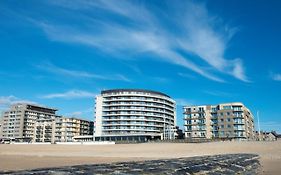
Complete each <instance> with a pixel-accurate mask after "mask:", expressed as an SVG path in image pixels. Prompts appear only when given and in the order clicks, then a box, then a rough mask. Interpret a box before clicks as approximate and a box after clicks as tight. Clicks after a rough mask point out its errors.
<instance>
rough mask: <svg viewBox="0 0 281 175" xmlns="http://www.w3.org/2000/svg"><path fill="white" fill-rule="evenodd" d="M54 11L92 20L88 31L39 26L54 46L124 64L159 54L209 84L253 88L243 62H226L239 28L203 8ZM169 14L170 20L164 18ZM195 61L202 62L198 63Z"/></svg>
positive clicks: (81, 4)
mask: <svg viewBox="0 0 281 175" xmlns="http://www.w3.org/2000/svg"><path fill="white" fill-rule="evenodd" d="M52 5H56V6H60V7H62V8H65V9H67V10H69V13H71V12H72V10H75V12H76V11H84V10H85V9H86V12H87V13H88V14H87V15H85V16H84V18H82V19H81V21H82V20H85V21H86V23H87V26H88V27H87V28H83V27H80V26H76V25H69V24H57V23H55V22H52V20H49V21H47V22H46V21H35V23H36V25H38V26H39V27H41V29H42V30H43V31H44V32H45V33H46V34H47V36H48V37H49V39H51V40H54V41H60V42H67V43H77V44H83V45H88V46H90V47H95V48H98V49H99V50H101V51H103V52H106V53H108V54H111V55H114V56H116V57H119V58H124V57H130V56H131V55H135V54H146V53H149V54H154V55H157V56H158V57H155V58H158V59H159V60H162V61H166V62H169V63H172V64H176V65H180V66H183V67H185V68H187V69H190V70H192V71H194V72H196V73H198V74H200V75H201V76H204V77H206V78H208V79H210V80H214V81H218V82H225V81H224V80H223V79H222V78H220V77H219V76H218V75H220V74H226V75H231V76H233V77H235V78H237V79H239V80H241V81H244V82H249V79H248V77H247V76H246V74H245V66H244V65H243V61H242V59H240V58H232V59H228V58H225V57H224V55H225V51H226V49H227V47H228V42H229V41H230V39H231V38H232V36H233V35H234V34H235V32H236V31H237V28H235V27H233V28H231V27H229V26H227V25H226V24H223V23H222V22H221V21H222V20H221V19H220V18H219V17H217V16H212V15H210V13H209V12H208V10H207V8H206V6H205V5H204V4H202V3H195V2H193V1H186V2H183V3H182V2H180V3H178V2H175V3H172V4H170V6H174V5H175V6H177V5H178V6H179V7H177V11H175V10H172V9H165V10H166V11H165V12H164V11H160V10H159V9H158V10H157V12H156V11H152V10H151V8H147V7H146V4H145V3H143V2H139V1H118V3H116V2H115V1H111V0H108V1H99V0H97V1H67V3H66V1H55V2H54V1H52ZM89 10H91V11H92V13H94V12H95V11H100V12H101V13H102V14H104V16H102V18H101V16H98V17H97V16H95V15H93V14H91V13H89ZM166 13H167V14H169V15H163V14H166ZM110 14H114V15H116V16H117V17H122V20H120V21H121V22H118V21H116V20H115V21H113V20H112V18H110V17H106V15H109V16H110ZM168 16H171V17H168ZM164 23H165V24H170V25H172V26H173V29H171V28H169V27H166V26H165V25H164ZM175 31H176V32H175ZM177 50H182V51H183V52H185V53H187V54H182V52H178V51H177ZM187 55H193V56H187ZM194 56H195V57H194ZM191 57H192V58H191ZM195 58H196V59H197V61H193V60H194V59H195ZM199 60H201V61H199ZM206 65H207V66H206ZM210 68H211V69H210ZM76 73H77V72H76ZM80 73H81V72H80ZM85 76H88V75H87V74H86V75H85Z"/></svg>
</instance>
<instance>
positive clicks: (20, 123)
mask: <svg viewBox="0 0 281 175" xmlns="http://www.w3.org/2000/svg"><path fill="white" fill-rule="evenodd" d="M56 111H57V109H54V108H47V107H42V106H39V105H34V104H15V105H12V106H11V107H10V109H9V110H8V111H6V112H4V114H3V118H2V121H1V122H0V123H1V125H2V126H3V127H1V128H2V132H1V133H2V134H1V133H0V134H1V135H0V138H3V139H9V140H13V141H17V142H51V143H55V142H73V141H74V139H73V137H74V136H92V137H93V126H94V124H93V121H88V120H84V119H77V118H67V117H62V116H57V115H56Z"/></svg>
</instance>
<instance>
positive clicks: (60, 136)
mask: <svg viewBox="0 0 281 175" xmlns="http://www.w3.org/2000/svg"><path fill="white" fill-rule="evenodd" d="M93 127H94V123H93V122H92V121H88V120H84V119H78V118H73V117H71V118H68V117H63V116H57V117H56V120H55V142H73V141H74V137H77V136H91V137H93Z"/></svg>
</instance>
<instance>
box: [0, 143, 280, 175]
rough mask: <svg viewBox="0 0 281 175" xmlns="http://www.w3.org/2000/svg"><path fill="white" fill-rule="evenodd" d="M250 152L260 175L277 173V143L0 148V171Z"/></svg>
mask: <svg viewBox="0 0 281 175" xmlns="http://www.w3.org/2000/svg"><path fill="white" fill-rule="evenodd" d="M229 153H254V154H258V155H259V156H260V162H261V165H262V174H281V141H276V142H214V143H199V144H198V143H143V144H120V145H13V144H12V145H0V171H3V170H23V169H34V168H46V167H58V166H66V165H78V164H96V163H111V162H122V161H138V160H152V159H168V158H178V157H192V156H201V155H214V154H229Z"/></svg>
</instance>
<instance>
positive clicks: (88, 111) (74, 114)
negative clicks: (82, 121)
mask: <svg viewBox="0 0 281 175" xmlns="http://www.w3.org/2000/svg"><path fill="white" fill-rule="evenodd" d="M93 112H94V107H90V108H87V109H84V110H80V111H74V112H70V113H67V114H65V116H69V117H81V118H84V117H86V116H88V115H89V114H93Z"/></svg>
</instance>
